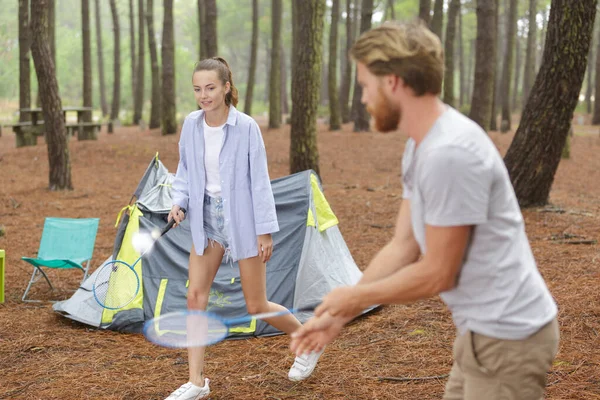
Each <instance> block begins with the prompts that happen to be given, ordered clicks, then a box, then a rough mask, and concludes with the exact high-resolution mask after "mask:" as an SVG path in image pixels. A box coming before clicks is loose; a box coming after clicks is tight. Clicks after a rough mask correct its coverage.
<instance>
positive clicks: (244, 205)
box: [167, 57, 321, 400]
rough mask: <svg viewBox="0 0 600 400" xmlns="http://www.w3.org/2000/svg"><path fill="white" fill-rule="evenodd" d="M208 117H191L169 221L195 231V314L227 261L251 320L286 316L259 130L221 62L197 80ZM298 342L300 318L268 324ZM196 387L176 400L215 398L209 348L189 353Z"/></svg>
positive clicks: (294, 372)
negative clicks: (271, 263) (275, 285)
mask: <svg viewBox="0 0 600 400" xmlns="http://www.w3.org/2000/svg"><path fill="white" fill-rule="evenodd" d="M192 84H193V88H194V95H195V98H196V102H197V103H198V106H199V107H200V108H201V110H198V111H194V112H192V113H190V114H189V115H188V116H187V117H186V119H185V122H184V123H183V127H182V131H181V138H180V141H179V165H178V167H177V174H176V179H175V181H174V183H173V208H172V209H171V212H170V213H169V220H171V219H175V222H176V224H179V223H180V222H181V221H182V220H183V219H184V218H185V217H186V213H184V211H183V210H187V216H188V217H189V219H190V226H191V231H192V241H193V245H192V249H191V251H190V260H189V287H188V309H193V310H205V309H206V306H207V304H208V297H209V293H210V288H211V285H212V283H213V280H214V278H215V275H216V273H217V270H218V268H219V266H220V265H221V261H222V259H223V257H224V256H226V257H227V258H228V259H230V260H232V261H238V264H239V267H240V278H241V283H242V291H243V293H244V299H245V300H246V308H247V310H248V313H249V314H256V313H263V312H272V311H281V310H285V308H284V307H283V306H281V305H278V304H275V303H272V302H269V301H268V300H267V294H266V262H267V261H268V260H269V259H270V258H271V254H272V252H273V239H272V237H271V234H272V233H274V232H277V231H278V230H279V225H278V223H277V215H276V212H275V201H274V199H273V191H272V189H271V181H270V179H269V173H268V168H267V157H266V151H265V146H264V142H263V139H262V135H261V132H260V129H259V127H258V124H257V123H256V121H254V120H253V119H252V118H251V117H250V116H248V115H246V114H244V113H242V112H239V111H238V110H236V108H235V105H236V104H237V101H238V93H237V89H236V88H235V87H234V86H233V80H232V76H231V70H230V68H229V65H228V64H227V62H226V61H225V60H224V59H222V58H219V57H213V58H210V59H206V60H202V61H200V62H199V63H198V64H197V65H196V67H195V69H194V73H193V75H192ZM265 321H266V322H268V323H269V324H271V325H272V326H274V327H275V328H277V329H279V330H281V331H283V332H285V333H287V334H290V333H292V332H294V331H295V330H296V329H298V328H300V326H301V324H300V322H299V321H298V319H296V317H295V316H293V315H292V314H287V315H285V316H282V317H277V318H272V319H267V320H265ZM320 355H321V353H313V354H310V355H307V356H301V357H296V359H295V361H294V364H293V365H292V368H291V369H290V372H289V374H288V377H289V378H290V379H291V380H303V379H306V378H308V377H309V376H310V374H311V373H312V371H313V370H314V368H315V365H316V364H317V360H318V359H319V356H320ZM188 359H189V360H188V361H189V382H188V383H186V384H184V385H182V386H181V387H180V388H179V389H177V390H176V391H175V392H173V393H172V394H171V395H170V396H169V397H168V398H167V399H168V400H174V399H178V400H182V399H186V400H187V399H194V400H196V399H202V398H205V397H207V396H208V394H209V393H210V390H209V379H208V378H206V377H204V374H203V368H204V348H203V347H198V348H190V349H189V350H188Z"/></svg>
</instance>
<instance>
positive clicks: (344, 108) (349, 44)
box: [340, 0, 356, 124]
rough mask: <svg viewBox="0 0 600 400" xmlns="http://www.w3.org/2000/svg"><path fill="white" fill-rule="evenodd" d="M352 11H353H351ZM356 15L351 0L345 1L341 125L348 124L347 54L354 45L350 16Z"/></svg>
mask: <svg viewBox="0 0 600 400" xmlns="http://www.w3.org/2000/svg"><path fill="white" fill-rule="evenodd" d="M353 9H354V11H352V10H353ZM353 14H356V7H352V0H346V48H345V51H344V52H343V53H342V54H343V55H342V63H343V64H342V65H343V71H344V73H343V74H342V81H341V82H340V109H341V110H340V111H341V114H342V123H344V124H345V123H347V122H350V107H349V106H348V102H349V100H350V86H352V62H351V60H350V57H348V54H349V52H350V48H351V47H352V43H354V24H355V22H356V20H355V19H354V18H352V15H353Z"/></svg>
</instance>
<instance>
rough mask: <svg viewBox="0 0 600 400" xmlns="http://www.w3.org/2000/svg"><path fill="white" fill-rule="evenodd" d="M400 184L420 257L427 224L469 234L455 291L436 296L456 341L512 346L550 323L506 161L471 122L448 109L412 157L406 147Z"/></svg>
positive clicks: (551, 310) (551, 305)
mask: <svg viewBox="0 0 600 400" xmlns="http://www.w3.org/2000/svg"><path fill="white" fill-rule="evenodd" d="M402 180H403V185H404V195H403V196H404V197H405V198H407V199H409V200H410V206H411V219H412V228H413V232H414V235H415V238H416V240H417V242H418V243H419V247H420V249H421V252H422V253H423V254H425V253H426V252H427V249H426V246H425V225H426V224H427V225H432V226H461V225H474V226H475V227H474V229H473V232H472V236H471V240H470V243H469V245H468V248H467V252H466V255H465V259H464V261H463V265H462V269H461V271H460V275H459V279H458V283H457V285H456V287H455V288H454V289H451V290H449V291H447V292H443V293H441V294H440V296H441V298H442V300H443V301H444V302H445V303H446V304H447V305H448V307H449V308H450V311H451V312H452V318H453V319H454V323H455V325H456V327H457V328H458V331H459V333H460V334H463V333H465V332H466V331H467V330H470V331H473V332H476V333H480V334H482V335H486V336H490V337H494V338H498V339H514V340H518V339H524V338H526V337H528V336H530V335H531V334H533V333H535V332H536V331H538V330H539V329H540V328H541V327H542V326H544V325H545V324H546V323H548V322H550V321H551V320H552V319H554V317H555V316H556V314H557V307H556V304H555V302H554V300H553V298H552V296H551V294H550V292H549V290H548V288H547V287H546V284H545V282H544V280H543V278H542V277H541V275H540V273H539V271H538V269H537V266H536V263H535V260H534V257H533V254H532V252H531V248H530V246H529V241H528V239H527V236H526V234H525V226H524V221H523V215H522V214H521V210H520V208H519V204H518V202H517V198H516V195H515V192H514V189H513V187H512V184H511V182H510V178H509V175H508V171H507V170H506V167H505V165H504V161H503V160H502V157H501V156H500V154H499V152H498V150H497V149H496V147H495V146H494V144H493V142H492V141H491V139H490V138H489V137H488V135H487V134H486V133H485V132H484V131H483V130H482V129H481V128H480V127H479V126H478V125H477V124H476V123H475V122H473V121H471V120H470V119H468V118H467V117H465V116H463V115H462V114H460V113H459V112H458V111H456V110H455V109H453V108H450V107H448V109H447V110H446V111H445V112H444V113H443V114H442V115H441V116H440V118H439V119H438V120H437V121H436V123H435V124H434V126H433V127H432V128H431V130H430V131H429V132H428V133H427V135H426V136H425V138H424V139H423V140H422V141H421V143H420V144H419V146H418V147H417V148H416V150H415V142H414V140H412V139H409V140H408V142H407V143H406V148H405V151H404V156H403V160H402Z"/></svg>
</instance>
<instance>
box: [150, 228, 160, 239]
mask: <svg viewBox="0 0 600 400" xmlns="http://www.w3.org/2000/svg"><path fill="white" fill-rule="evenodd" d="M150 236H152V239H154V240H156V239H158V238H159V237H160V229H158V228H154V229H152V233H150Z"/></svg>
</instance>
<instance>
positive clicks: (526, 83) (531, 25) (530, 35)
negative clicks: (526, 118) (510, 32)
mask: <svg viewBox="0 0 600 400" xmlns="http://www.w3.org/2000/svg"><path fill="white" fill-rule="evenodd" d="M536 17H537V0H529V14H528V17H527V50H526V52H525V71H524V74H523V104H525V103H526V102H527V98H528V97H529V91H530V90H531V85H533V81H534V79H535V71H536V67H535V65H536V56H537V49H536V48H537V21H536Z"/></svg>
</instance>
